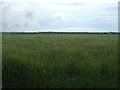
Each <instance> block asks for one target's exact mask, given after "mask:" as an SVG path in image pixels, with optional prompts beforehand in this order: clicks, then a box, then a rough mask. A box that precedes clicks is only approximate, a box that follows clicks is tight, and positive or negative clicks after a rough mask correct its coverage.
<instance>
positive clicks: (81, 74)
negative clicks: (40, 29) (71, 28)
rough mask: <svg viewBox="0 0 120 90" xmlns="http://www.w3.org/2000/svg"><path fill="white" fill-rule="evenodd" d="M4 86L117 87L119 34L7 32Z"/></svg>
mask: <svg viewBox="0 0 120 90" xmlns="http://www.w3.org/2000/svg"><path fill="white" fill-rule="evenodd" d="M2 49H3V51H2V57H3V59H2V63H3V64H2V70H3V72H2V75H3V76H2V77H3V88H17V87H21V88H117V87H118V35H117V34H115V35H113V34H3V36H2Z"/></svg>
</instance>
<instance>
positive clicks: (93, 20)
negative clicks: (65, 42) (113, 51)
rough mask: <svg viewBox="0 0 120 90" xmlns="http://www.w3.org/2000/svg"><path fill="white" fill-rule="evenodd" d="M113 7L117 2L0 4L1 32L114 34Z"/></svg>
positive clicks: (26, 1)
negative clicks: (95, 32)
mask: <svg viewBox="0 0 120 90" xmlns="http://www.w3.org/2000/svg"><path fill="white" fill-rule="evenodd" d="M117 4H118V3H117V0H109V1H108V0H46V1H44V0H15V1H14V0H4V3H3V4H2V10H3V12H2V16H3V31H13V30H15V31H28V30H30V31H32V30H33V31H35V30H38V31H40V30H49V29H50V30H52V29H53V30H65V29H67V31H71V30H73V31H75V29H76V28H79V29H77V31H78V30H80V31H81V29H80V28H82V30H84V31H89V30H91V31H92V29H94V30H93V31H95V30H96V31H103V30H112V31H117V27H118V26H117V19H118V18H117V14H118V13H117ZM68 28H69V29H68ZM70 28H71V30H70Z"/></svg>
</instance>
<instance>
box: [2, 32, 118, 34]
mask: <svg viewBox="0 0 120 90" xmlns="http://www.w3.org/2000/svg"><path fill="white" fill-rule="evenodd" d="M2 33H3V34H120V32H2Z"/></svg>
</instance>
